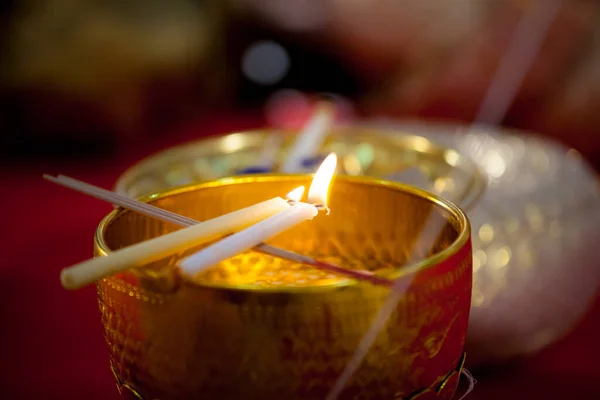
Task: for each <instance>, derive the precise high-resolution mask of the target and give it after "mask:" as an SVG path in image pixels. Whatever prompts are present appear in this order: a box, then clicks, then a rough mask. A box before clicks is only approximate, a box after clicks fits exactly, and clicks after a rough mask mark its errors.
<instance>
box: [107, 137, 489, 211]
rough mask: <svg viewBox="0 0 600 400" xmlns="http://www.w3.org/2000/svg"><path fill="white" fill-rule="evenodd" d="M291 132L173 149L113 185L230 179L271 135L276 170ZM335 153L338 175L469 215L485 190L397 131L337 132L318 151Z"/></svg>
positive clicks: (450, 161) (142, 187)
mask: <svg viewBox="0 0 600 400" xmlns="http://www.w3.org/2000/svg"><path fill="white" fill-rule="evenodd" d="M296 133H297V132H295V131H286V132H283V133H281V132H280V131H274V130H271V129H261V130H253V131H243V132H236V133H231V134H228V135H223V136H218V137H211V138H207V139H201V140H197V141H193V142H190V143H186V144H183V145H180V146H176V147H172V148H169V149H167V150H164V151H161V152H159V153H157V154H155V155H152V156H150V157H148V158H146V159H144V160H142V161H140V162H138V163H137V164H135V165H134V166H132V167H131V168H129V169H128V170H127V171H125V172H124V173H123V174H122V175H121V177H120V178H119V180H118V181H117V184H116V187H115V190H116V191H117V192H118V193H121V194H124V195H127V196H131V197H141V196H147V195H150V194H152V193H157V192H162V191H164V190H166V189H170V188H173V187H178V186H181V185H187V184H191V183H198V182H203V181H210V180H215V179H220V178H223V177H228V176H235V175H237V174H239V173H240V171H243V170H244V169H245V168H247V167H249V166H256V165H258V164H260V162H261V160H260V157H261V151H262V149H263V146H264V144H265V142H266V140H267V138H268V137H269V136H270V135H273V134H278V135H279V136H281V137H282V138H283V140H282V142H281V143H280V148H279V151H278V152H277V153H276V156H275V160H274V162H275V165H278V164H280V163H281V162H282V161H283V160H285V159H286V157H287V153H288V150H289V148H290V146H291V145H292V144H293V142H294V140H295V137H296V136H295V134H296ZM330 152H335V153H336V154H337V155H338V157H339V159H340V163H339V168H338V173H339V172H341V173H343V174H346V175H350V176H361V175H362V176H370V177H374V178H381V179H385V180H391V181H399V182H403V183H408V184H411V185H412V186H417V187H420V188H421V189H425V190H427V191H431V192H434V193H438V194H440V195H442V197H446V198H449V199H452V201H453V202H455V203H457V204H459V205H460V206H461V207H462V208H463V209H467V210H468V209H469V208H470V207H471V206H472V205H473V204H475V202H476V201H477V200H478V199H479V198H480V196H481V194H482V193H483V192H484V191H485V188H486V179H485V177H484V174H483V173H482V172H481V171H480V169H479V168H478V167H477V165H475V164H474V163H473V162H472V161H471V160H469V159H468V158H466V157H464V156H463V155H461V154H460V153H459V152H457V151H456V150H454V149H452V148H449V147H444V146H440V145H438V144H436V143H434V142H432V141H430V140H428V139H426V138H424V137H422V136H417V135H413V134H410V133H407V132H406V131H403V130H398V129H382V128H369V127H365V126H336V127H334V128H333V129H332V131H331V134H330V135H328V137H327V139H326V140H325V142H324V143H323V145H322V146H321V153H322V154H324V155H326V154H328V153H330Z"/></svg>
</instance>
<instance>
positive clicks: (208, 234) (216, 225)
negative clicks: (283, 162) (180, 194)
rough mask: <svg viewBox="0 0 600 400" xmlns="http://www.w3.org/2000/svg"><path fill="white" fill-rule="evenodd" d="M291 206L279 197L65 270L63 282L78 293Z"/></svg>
mask: <svg viewBox="0 0 600 400" xmlns="http://www.w3.org/2000/svg"><path fill="white" fill-rule="evenodd" d="M290 208H291V206H290V205H289V204H288V202H287V201H286V200H284V199H282V198H281V197H276V198H273V199H270V200H267V201H263V202H262V203H258V204H255V205H252V206H250V207H246V208H243V209H241V210H237V211H234V212H232V213H229V214H226V215H222V216H220V217H217V218H213V219H211V220H208V221H205V222H202V223H200V224H197V225H193V226H190V227H188V228H184V229H181V230H178V231H175V232H172V233H169V234H166V235H162V236H159V237H156V238H153V239H150V240H147V241H144V242H141V243H137V244H134V245H132V246H129V247H126V248H123V249H120V250H117V251H115V252H113V253H111V254H109V255H108V256H107V257H97V258H94V259H91V260H88V261H84V262H82V263H80V264H76V265H74V266H72V267H69V268H65V269H63V270H62V272H61V275H60V279H61V283H62V285H63V287H65V288H66V289H78V288H80V287H82V286H85V285H87V284H90V283H92V282H95V281H97V280H99V279H101V278H104V277H107V276H110V275H113V274H115V273H117V272H120V271H123V270H126V269H129V268H133V267H140V266H144V265H147V264H148V263H151V262H154V261H157V260H160V259H161V258H164V257H167V256H170V255H172V254H175V253H178V252H180V251H183V250H186V249H189V248H190V247H194V246H198V245H201V244H202V243H206V242H208V241H210V240H214V239H217V238H219V237H220V236H223V235H226V234H229V233H231V232H235V231H236V230H238V229H241V228H244V227H247V226H249V225H252V224H254V223H256V222H258V221H262V220H264V219H265V218H268V217H270V216H272V215H274V214H277V213H279V212H281V211H283V210H288V209H290Z"/></svg>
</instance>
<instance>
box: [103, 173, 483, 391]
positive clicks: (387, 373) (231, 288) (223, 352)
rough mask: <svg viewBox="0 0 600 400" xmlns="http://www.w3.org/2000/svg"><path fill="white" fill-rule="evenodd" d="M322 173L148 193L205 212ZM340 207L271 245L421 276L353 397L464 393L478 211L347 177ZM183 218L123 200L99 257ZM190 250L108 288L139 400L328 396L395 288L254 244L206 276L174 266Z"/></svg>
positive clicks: (107, 311)
mask: <svg viewBox="0 0 600 400" xmlns="http://www.w3.org/2000/svg"><path fill="white" fill-rule="evenodd" d="M309 182H310V177H309V176H273V175H262V176H244V177H237V178H234V179H223V180H221V181H215V182H209V183H204V184H198V185H192V186H190V187H186V188H180V189H174V190H172V191H170V192H168V193H164V194H162V195H158V196H152V197H151V198H150V199H149V200H150V201H151V203H152V204H154V205H156V206H158V207H161V208H165V209H168V210H170V211H173V212H177V213H179V214H182V215H186V216H188V217H190V218H194V219H197V220H206V219H209V218H212V217H214V216H217V215H221V214H223V213H226V212H230V211H233V210H236V209H239V208H242V207H244V206H247V205H249V204H252V203H256V202H258V201H261V200H264V199H267V198H270V197H274V196H277V195H279V194H280V193H282V192H283V193H285V192H288V191H289V190H291V189H292V188H295V187H297V186H298V185H300V184H307V183H309ZM329 205H330V207H331V210H332V212H331V214H330V215H328V216H326V215H324V214H322V215H319V216H318V217H315V218H314V220H312V221H306V222H304V223H302V224H300V225H298V226H296V227H294V228H292V229H290V230H288V231H286V232H284V233H282V234H280V235H277V236H276V237H274V238H272V239H271V240H269V242H268V243H270V244H273V245H276V246H279V247H282V248H286V249H290V250H294V251H297V252H300V253H303V254H307V255H310V256H315V257H318V258H321V259H326V260H331V261H333V262H335V263H337V264H340V265H343V266H345V267H346V268H354V269H367V270H371V271H373V272H375V273H378V274H381V275H382V276H397V275H399V274H403V275H404V274H414V275H412V276H413V279H412V281H411V285H410V288H409V289H408V291H407V292H406V293H405V294H404V296H403V297H402V299H401V301H400V303H399V305H398V308H397V311H396V312H394V315H393V317H392V318H391V319H390V323H389V324H387V325H386V328H385V329H384V331H383V332H382V333H381V334H380V335H379V337H378V339H377V342H376V343H375V345H374V346H373V347H372V349H371V350H370V352H369V354H368V357H367V358H366V359H365V362H364V363H363V364H362V366H361V368H360V370H359V371H358V373H357V374H356V375H355V378H354V379H353V380H352V381H351V382H350V384H349V385H348V386H347V388H346V391H345V392H344V393H343V394H342V396H341V397H340V399H355V398H361V399H382V398H396V399H399V400H409V399H410V400H415V399H447V398H451V397H452V394H453V393H454V391H455V389H456V385H457V383H458V376H459V373H460V370H461V368H462V363H463V361H464V358H463V347H464V343H465V336H466V331H467V324H468V319H469V310H470V298H471V282H472V253H471V241H470V229H469V223H468V220H467V218H466V215H465V214H464V213H463V212H462V211H461V210H460V209H459V208H458V207H456V206H454V205H453V204H451V203H450V202H447V201H445V200H443V199H440V198H438V197H437V196H435V195H433V194H430V193H427V192H424V191H421V190H418V189H415V188H412V187H409V186H406V185H399V184H394V183H391V182H387V181H379V180H375V179H369V178H365V177H336V179H335V181H334V182H333V184H332V187H331V198H330V203H329ZM390 216H393V218H390ZM431 220H435V221H439V222H440V223H441V225H440V228H441V229H440V231H439V232H437V234H436V235H435V236H434V237H430V236H428V235H423V230H424V227H425V226H426V225H427V223H428V221H431ZM173 229H176V227H175V226H173V224H167V223H164V222H160V221H158V220H156V219H151V218H149V217H146V216H142V215H140V214H137V213H134V212H129V211H123V210H115V211H114V212H112V213H111V214H110V215H109V216H107V217H106V218H105V219H104V220H103V222H102V223H101V224H100V226H99V228H98V231H97V234H96V241H95V251H96V255H97V256H104V255H106V254H107V252H109V251H111V250H114V249H118V248H120V247H122V246H127V245H129V244H132V243H135V242H138V241H141V240H145V239H148V238H151V237H154V236H157V235H160V234H163V233H165V232H167V231H169V230H173ZM432 239H433V240H432ZM190 251H193V249H190ZM187 253H189V252H186V254H187ZM182 256H185V255H181V254H180V255H178V256H176V257H168V258H167V259H164V260H161V261H157V262H155V263H152V264H151V265H148V266H146V267H144V268H140V269H135V270H130V271H126V272H123V273H120V274H118V275H116V276H113V277H110V278H107V279H104V280H102V281H101V282H98V285H97V287H98V299H99V304H100V311H101V315H102V322H103V325H104V329H105V334H106V339H107V342H108V345H109V351H110V360H111V365H112V367H113V370H114V372H115V375H116V377H117V382H118V384H119V387H120V388H121V390H122V391H123V392H127V393H129V394H131V393H133V394H135V395H136V396H137V397H136V398H140V399H148V400H151V399H157V398H158V399H161V400H184V399H196V398H206V399H239V398H244V399H257V400H258V399H261V400H262V399H280V398H286V399H290V400H292V399H302V400H308V399H315V400H316V399H323V398H324V397H325V395H326V393H327V391H328V390H329V389H330V387H331V386H332V385H333V382H334V381H335V379H336V378H337V377H338V376H339V374H340V373H341V371H342V369H343V368H344V367H345V365H346V364H347V362H348V360H349V358H350V356H351V355H352V352H353V351H354V349H355V348H356V346H357V345H358V342H359V340H360V338H361V337H362V335H363V334H364V332H365V330H366V329H367V327H368V326H369V324H370V323H371V321H372V318H373V315H374V314H375V313H376V312H377V310H378V308H379V307H380V306H381V303H382V301H383V299H384V298H385V297H386V296H387V294H388V292H389V288H387V287H382V286H380V285H372V284H369V283H365V282H356V281H351V280H348V279H346V278H344V277H340V276H330V275H329V274H326V273H323V272H321V271H319V270H315V269H313V268H311V267H310V266H306V265H300V264H295V263H292V262H288V261H282V260H280V259H277V258H274V257H271V256H268V255H266V254H263V253H260V252H255V251H248V252H244V253H242V254H239V255H237V256H235V257H232V258H230V259H228V260H226V261H223V262H221V263H220V264H218V265H215V266H214V267H212V268H211V269H209V270H207V271H205V272H204V273H203V274H201V275H200V276H198V277H195V278H194V279H195V280H194V281H191V280H189V279H188V278H183V277H180V276H179V274H178V273H177V270H176V269H175V268H173V267H174V265H175V264H176V262H177V259H178V258H179V257H182ZM409 265H411V266H412V267H411V266H409Z"/></svg>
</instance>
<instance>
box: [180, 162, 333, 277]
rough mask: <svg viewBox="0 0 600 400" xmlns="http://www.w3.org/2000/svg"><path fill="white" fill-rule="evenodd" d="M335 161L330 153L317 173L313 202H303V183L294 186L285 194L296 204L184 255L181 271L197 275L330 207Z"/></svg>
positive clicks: (313, 185) (314, 179)
mask: <svg viewBox="0 0 600 400" xmlns="http://www.w3.org/2000/svg"><path fill="white" fill-rule="evenodd" d="M336 164H337V157H336V156H335V154H330V155H329V156H328V157H327V158H326V159H325V161H323V164H321V167H319V170H318V171H317V173H316V174H315V177H314V178H313V181H312V183H311V186H310V189H309V192H308V193H309V194H308V199H309V201H310V202H314V203H312V204H311V203H303V202H300V199H301V198H302V195H303V194H304V187H299V188H296V189H294V190H293V191H291V192H290V193H288V195H287V196H286V197H287V198H288V199H289V200H290V202H291V204H293V205H291V206H290V207H289V208H288V209H286V210H283V211H281V212H279V213H278V214H275V215H273V216H272V217H269V218H267V219H265V220H263V221H261V222H259V223H257V224H255V225H252V226H251V227H249V228H247V229H245V230H242V231H240V232H238V233H235V234H233V235H231V236H229V237H226V238H225V239H223V240H221V241H219V242H217V243H215V244H213V245H211V246H208V247H207V248H205V249H202V250H200V251H199V252H197V253H196V254H193V255H191V256H189V257H187V258H185V259H184V260H182V261H181V262H180V263H179V266H180V268H181V271H182V272H183V273H184V274H186V275H190V276H193V275H196V274H198V273H200V272H202V271H204V270H206V269H207V268H210V267H212V266H213V265H216V264H218V263H219V262H221V261H223V260H226V259H228V258H230V257H233V256H235V255H237V254H239V253H242V252H244V251H246V250H248V249H251V248H252V247H254V246H256V245H258V244H259V243H261V242H264V241H265V240H268V239H269V238H271V237H273V236H276V235H278V234H280V233H281V232H284V231H286V230H288V229H290V228H292V227H294V226H296V225H298V224H300V223H302V222H304V221H307V220H311V219H313V218H314V217H315V216H316V215H317V214H318V213H319V209H320V208H325V209H327V197H328V193H329V185H330V183H331V179H332V178H333V174H334V172H335V167H336Z"/></svg>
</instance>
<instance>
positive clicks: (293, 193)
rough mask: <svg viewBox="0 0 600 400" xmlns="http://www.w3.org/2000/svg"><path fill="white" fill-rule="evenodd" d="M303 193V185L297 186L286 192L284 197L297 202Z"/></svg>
mask: <svg viewBox="0 0 600 400" xmlns="http://www.w3.org/2000/svg"><path fill="white" fill-rule="evenodd" d="M303 195H304V186H298V187H297V188H296V189H294V190H292V191H291V192H289V193H288V194H286V195H285V198H286V199H288V200H291V201H293V202H296V203H297V202H299V201H300V200H302V196H303Z"/></svg>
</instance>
